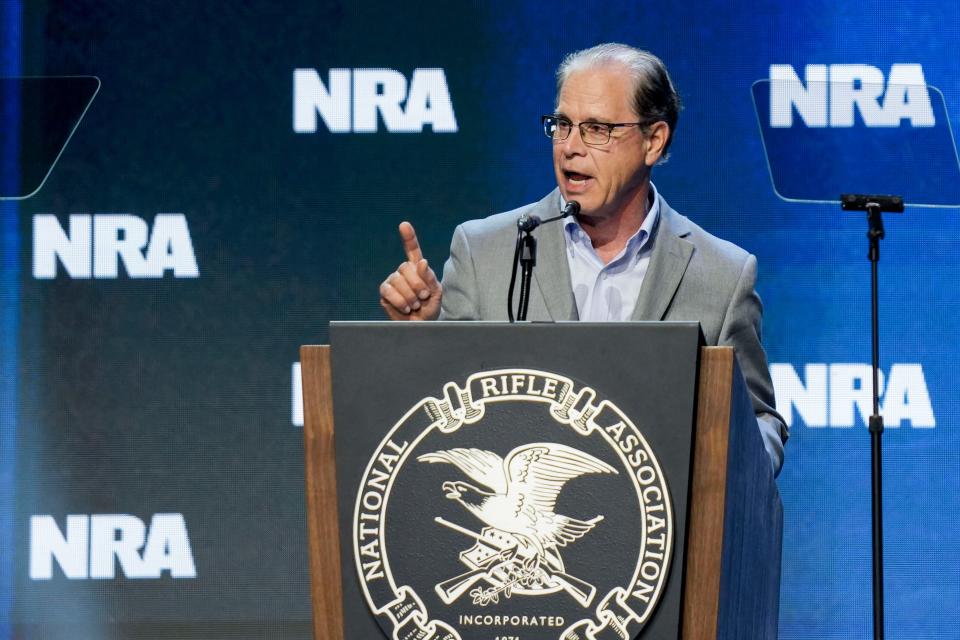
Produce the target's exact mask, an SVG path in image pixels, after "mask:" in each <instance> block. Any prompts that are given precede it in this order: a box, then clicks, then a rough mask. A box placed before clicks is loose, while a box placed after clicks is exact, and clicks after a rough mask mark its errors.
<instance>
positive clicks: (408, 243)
mask: <svg viewBox="0 0 960 640" xmlns="http://www.w3.org/2000/svg"><path fill="white" fill-rule="evenodd" d="M400 239H401V240H402V241H403V252H404V253H406V254H407V260H409V261H410V262H412V263H414V264H416V263H418V262H420V261H421V260H422V259H423V254H422V253H421V252H420V242H419V241H417V232H416V231H414V230H413V225H412V224H410V223H409V222H401V223H400Z"/></svg>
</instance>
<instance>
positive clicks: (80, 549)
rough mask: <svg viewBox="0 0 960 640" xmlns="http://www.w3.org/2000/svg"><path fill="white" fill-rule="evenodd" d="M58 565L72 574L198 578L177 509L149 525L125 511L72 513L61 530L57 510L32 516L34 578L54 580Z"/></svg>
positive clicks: (103, 577)
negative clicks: (90, 513) (118, 512)
mask: <svg viewBox="0 0 960 640" xmlns="http://www.w3.org/2000/svg"><path fill="white" fill-rule="evenodd" d="M54 565H56V566H58V567H59V568H60V570H61V571H62V572H63V575H64V576H65V577H66V578H68V579H71V580H87V579H100V580H110V579H113V578H115V577H116V575H117V573H116V569H117V566H118V565H119V567H120V573H122V574H123V575H124V576H125V577H127V578H160V577H162V576H163V573H164V572H165V571H166V572H168V573H169V575H170V577H171V578H196V577H197V568H196V565H194V562H193V552H192V551H191V549H190V539H189V538H188V537H187V524H186V522H185V521H184V519H183V515H182V514H179V513H157V514H154V516H153V517H152V518H151V519H150V526H149V528H148V527H147V526H146V525H145V524H144V522H143V521H142V520H140V518H137V517H136V516H131V515H125V514H111V515H91V516H87V515H69V516H67V519H66V528H65V529H64V530H63V531H61V530H60V527H59V526H58V525H57V521H56V520H55V519H54V517H53V516H49V515H38V516H33V517H31V518H30V579H31V580H50V579H52V578H53V574H54V571H53V567H54Z"/></svg>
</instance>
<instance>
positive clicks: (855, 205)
mask: <svg viewBox="0 0 960 640" xmlns="http://www.w3.org/2000/svg"><path fill="white" fill-rule="evenodd" d="M840 208H841V209H843V210H844V211H866V212H867V225H868V230H867V238H868V239H869V242H870V250H869V253H868V258H869V260H870V310H871V332H872V338H873V415H871V416H870V424H869V428H870V483H871V494H872V504H871V511H872V524H873V637H874V639H875V640H883V460H882V457H881V453H882V448H881V442H880V436H881V435H883V416H881V415H880V388H879V387H880V385H879V375H880V374H879V372H880V319H879V318H880V312H879V303H878V293H877V265H878V263H879V262H880V241H881V240H883V238H884V236H885V235H886V234H885V231H884V229H883V212H884V211H887V212H890V213H903V198H902V197H900V196H872V195H858V194H847V193H845V194H843V195H841V196H840Z"/></svg>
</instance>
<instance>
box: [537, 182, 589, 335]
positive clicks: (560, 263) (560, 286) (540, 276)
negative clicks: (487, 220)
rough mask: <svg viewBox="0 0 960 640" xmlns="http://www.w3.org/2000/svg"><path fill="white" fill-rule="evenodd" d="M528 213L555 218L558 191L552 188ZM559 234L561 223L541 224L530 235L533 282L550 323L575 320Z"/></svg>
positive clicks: (574, 301) (575, 305) (574, 302)
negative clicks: (534, 245) (534, 256)
mask: <svg viewBox="0 0 960 640" xmlns="http://www.w3.org/2000/svg"><path fill="white" fill-rule="evenodd" d="M531 213H532V214H534V215H537V216H540V217H541V218H550V217H553V216H556V215H559V214H560V190H559V189H554V190H553V191H552V192H551V193H550V194H549V195H548V196H547V197H546V198H544V199H543V200H541V201H540V202H538V203H537V206H536V207H534V208H533V210H532V211H531ZM563 233H564V231H563V221H562V220H558V221H556V222H551V223H549V224H545V225H543V226H542V227H540V228H539V229H537V230H536V231H535V232H534V234H535V236H536V238H537V266H536V268H535V269H534V270H533V279H534V281H535V282H536V283H537V288H539V289H540V295H542V296H543V301H544V303H545V305H546V307H547V312H548V313H549V314H550V319H551V320H577V319H578V315H577V303H576V300H575V299H574V297H573V284H572V283H571V281H570V265H569V263H568V262H567V254H566V246H567V245H566V241H565V240H564V238H563Z"/></svg>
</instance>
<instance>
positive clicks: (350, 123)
mask: <svg viewBox="0 0 960 640" xmlns="http://www.w3.org/2000/svg"><path fill="white" fill-rule="evenodd" d="M378 114H379V117H380V119H382V120H383V124H384V127H385V128H386V130H387V131H389V132H392V133H421V132H422V131H423V129H424V127H425V126H427V125H430V128H431V130H432V131H433V132H434V133H455V132H456V131H457V119H456V116H455V115H454V113H453V103H452V102H451V101H450V91H449V90H448V88H447V77H446V75H445V74H444V72H443V69H415V70H414V72H413V75H412V76H411V78H410V83H409V87H408V84H407V78H406V77H405V76H404V75H403V74H402V73H400V72H399V71H394V70H393V69H352V70H351V69H330V71H329V73H328V76H327V84H326V86H324V84H323V81H322V80H321V79H320V75H319V74H318V73H317V70H316V69H294V71H293V130H294V131H295V132H296V133H316V131H317V115H319V116H320V118H321V119H322V120H323V124H324V125H325V126H326V128H327V130H328V131H330V133H351V132H353V133H375V132H376V131H377V127H378V117H377V116H378Z"/></svg>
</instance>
